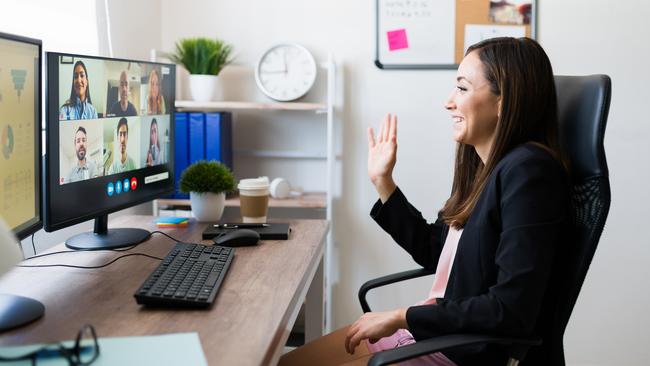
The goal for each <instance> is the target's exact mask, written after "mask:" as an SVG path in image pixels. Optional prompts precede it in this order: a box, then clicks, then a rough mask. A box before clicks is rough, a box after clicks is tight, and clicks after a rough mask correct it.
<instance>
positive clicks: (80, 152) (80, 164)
mask: <svg viewBox="0 0 650 366" xmlns="http://www.w3.org/2000/svg"><path fill="white" fill-rule="evenodd" d="M74 149H75V156H76V158H77V159H76V163H75V165H74V166H73V167H72V169H70V173H68V179H67V181H66V183H71V182H78V181H81V180H86V179H90V178H95V177H97V176H98V175H99V174H98V171H97V167H96V166H95V163H93V162H92V161H91V160H88V159H87V158H86V155H87V152H88V133H87V132H86V129H85V128H83V127H82V126H79V128H77V131H76V132H75V136H74Z"/></svg>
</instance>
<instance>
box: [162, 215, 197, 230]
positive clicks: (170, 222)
mask: <svg viewBox="0 0 650 366" xmlns="http://www.w3.org/2000/svg"><path fill="white" fill-rule="evenodd" d="M155 222H156V226H158V227H160V228H166V227H186V226H187V224H188V223H189V222H190V219H189V218H187V217H159V218H157V219H156V221H155Z"/></svg>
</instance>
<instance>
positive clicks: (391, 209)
mask: <svg viewBox="0 0 650 366" xmlns="http://www.w3.org/2000/svg"><path fill="white" fill-rule="evenodd" d="M445 108H446V109H447V110H448V111H449V113H450V115H451V120H452V122H453V124H452V133H453V137H454V140H455V141H457V148H456V163H455V169H454V179H453V184H452V189H451V196H450V197H449V199H448V200H447V201H446V203H445V205H444V206H443V207H442V209H441V210H440V211H439V213H438V218H437V220H436V221H435V222H434V223H427V222H426V220H425V219H424V218H423V217H422V215H421V213H420V212H419V211H418V210H417V209H416V208H415V207H413V206H412V205H411V204H410V203H409V202H408V200H407V199H406V197H405V196H404V194H403V193H402V191H401V190H400V189H399V188H398V187H397V184H396V183H395V181H394V180H393V177H392V172H393V168H394V166H395V163H396V157H397V117H396V116H392V117H391V116H390V115H388V116H387V117H386V118H385V120H384V122H383V123H382V125H381V128H380V130H379V134H378V135H377V137H376V139H375V136H374V133H373V130H372V129H371V128H370V129H368V153H369V155H368V175H369V177H370V180H371V181H372V183H373V185H374V186H375V188H376V190H377V193H378V194H379V200H378V201H377V202H376V203H375V205H374V207H373V208H372V210H371V213H370V214H371V216H372V218H373V219H374V220H375V221H376V222H377V223H378V224H379V225H380V226H381V227H382V228H383V229H384V230H385V231H386V232H387V233H389V234H390V235H391V237H392V238H393V239H394V240H395V241H396V242H397V244H399V245H400V246H401V247H402V248H404V249H405V250H406V251H407V252H408V253H409V254H410V255H411V256H412V257H413V259H414V260H415V261H416V262H417V263H418V264H420V265H422V266H423V267H425V268H430V269H435V270H436V275H435V276H434V279H433V285H432V288H431V291H430V293H429V295H428V297H427V298H426V299H425V300H423V301H421V302H419V303H418V304H416V305H415V306H411V307H405V308H401V309H396V310H392V311H385V312H370V313H366V314H363V315H362V316H361V317H360V318H359V319H358V320H357V321H356V322H354V323H353V324H351V325H349V326H346V327H344V328H342V329H339V330H337V331H334V332H333V333H330V334H328V335H326V336H323V337H321V338H319V339H317V340H315V341H314V342H311V343H309V344H307V345H305V346H303V347H300V348H298V349H296V350H294V351H292V352H290V353H288V354H286V355H284V356H283V357H282V358H281V360H280V365H284V366H286V365H366V364H367V362H368V359H369V358H370V357H371V356H372V353H373V352H378V351H383V350H387V349H393V348H396V347H400V346H403V345H407V344H411V343H415V342H418V341H421V340H425V339H427V338H431V337H435V336H439V335H444V334H452V333H479V334H495V335H506V336H514V337H516V336H530V335H533V334H534V335H537V336H544V335H547V334H549V332H550V328H549V327H550V324H551V322H550V321H549V319H552V317H553V316H554V313H553V307H552V306H547V304H551V303H552V302H550V299H552V298H553V297H554V293H555V292H554V290H555V287H556V286H557V283H556V282H554V281H552V280H551V269H552V268H553V265H554V262H555V260H556V255H559V252H560V251H561V250H562V247H563V244H564V242H565V240H566V239H565V237H564V236H565V235H566V234H565V232H563V228H564V227H565V225H566V224H567V220H568V213H569V211H568V210H569V181H568V177H567V173H566V164H565V162H564V159H563V157H562V156H563V155H562V153H561V151H560V148H559V144H558V136H557V131H558V120H557V100H556V94H555V84H554V79H553V70H552V68H551V64H550V61H549V59H548V57H547V56H546V53H545V52H544V50H543V49H542V48H541V46H540V45H539V44H537V42H535V41H533V40H531V39H528V38H518V39H515V38H495V39H489V40H486V41H482V42H480V43H478V44H475V45H473V46H471V47H470V48H469V49H468V50H467V53H466V54H465V57H464V59H463V60H462V62H461V64H460V66H459V68H458V72H457V77H456V87H455V89H454V91H453V92H452V93H451V95H450V97H449V99H448V100H447V102H446V104H445ZM422 168H423V169H426V166H425V165H423V166H422ZM555 279H558V278H555ZM551 347H553V345H549V344H546V343H544V344H543V345H542V346H540V347H534V348H533V349H531V351H530V352H529V353H528V358H527V359H529V360H530V359H532V360H536V361H537V362H540V361H539V360H544V356H545V355H547V354H550V352H548V351H547V349H550V348H551ZM507 359H508V357H507V354H506V352H505V351H504V349H503V348H500V347H498V346H484V345H478V346H471V347H459V348H454V349H451V350H449V351H443V352H442V353H435V354H431V355H425V356H421V357H419V358H416V359H412V360H408V361H405V362H402V363H400V364H401V365H505V364H506V362H507ZM537 362H532V363H534V364H537ZM541 364H551V362H550V361H549V362H541Z"/></svg>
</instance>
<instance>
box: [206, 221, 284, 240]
mask: <svg viewBox="0 0 650 366" xmlns="http://www.w3.org/2000/svg"><path fill="white" fill-rule="evenodd" d="M228 225H232V226H235V225H237V224H228ZM268 225H269V226H266V227H246V229H250V230H254V231H257V232H258V233H259V234H260V239H262V240H287V239H289V233H291V228H290V227H289V224H277V223H273V224H268ZM232 230H236V228H233V229H227V228H223V227H214V226H213V225H210V226H208V228H207V229H205V231H203V240H209V239H212V238H214V237H215V236H217V235H220V234H221V233H228V232H230V231H232Z"/></svg>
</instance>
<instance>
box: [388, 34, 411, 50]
mask: <svg viewBox="0 0 650 366" xmlns="http://www.w3.org/2000/svg"><path fill="white" fill-rule="evenodd" d="M386 36H388V50H390V51H397V50H402V49H405V48H409V41H408V38H406V29H403V28H402V29H396V30H393V31H389V32H386Z"/></svg>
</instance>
